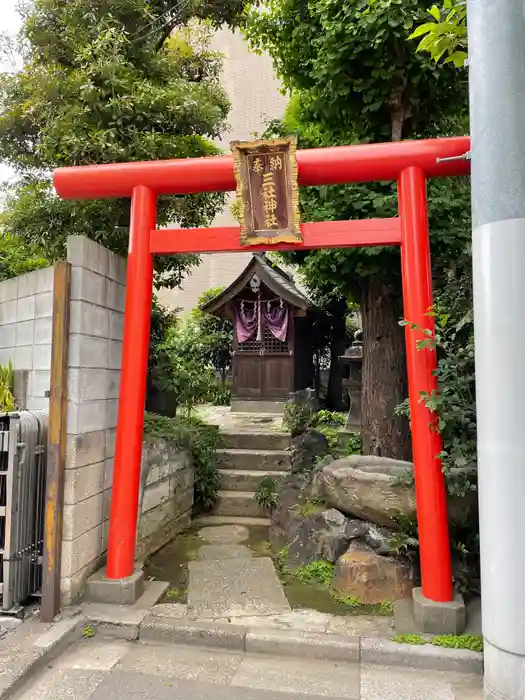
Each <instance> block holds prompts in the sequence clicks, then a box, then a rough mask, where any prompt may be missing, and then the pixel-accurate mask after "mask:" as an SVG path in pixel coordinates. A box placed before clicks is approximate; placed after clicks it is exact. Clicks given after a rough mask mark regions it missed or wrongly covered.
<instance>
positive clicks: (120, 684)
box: [16, 636, 483, 700]
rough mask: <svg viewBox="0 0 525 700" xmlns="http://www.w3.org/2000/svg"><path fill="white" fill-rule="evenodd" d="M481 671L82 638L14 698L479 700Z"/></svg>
mask: <svg viewBox="0 0 525 700" xmlns="http://www.w3.org/2000/svg"><path fill="white" fill-rule="evenodd" d="M481 684H482V680H481V677H480V676H470V675H463V674H457V673H441V672H436V671H416V670H412V669H394V668H386V667H380V666H363V665H361V666H359V665H358V664H344V663H336V662H330V661H315V660H312V659H304V660H301V659H296V658H291V657H285V658H283V657H281V658H277V657H272V656H263V655H260V656H259V655H249V654H241V653H234V652H227V651H220V650H204V649H200V648H198V647H177V646H173V645H172V646H155V645H151V644H144V643H139V642H127V641H120V640H115V639H109V638H108V639H105V638H103V637H100V636H97V637H95V638H93V639H86V640H83V641H81V642H79V643H78V644H77V645H76V646H74V647H72V648H71V649H69V650H68V651H67V652H66V653H65V654H63V655H62V656H61V657H59V658H58V659H57V660H56V661H54V662H53V664H51V665H49V666H48V667H47V668H45V669H44V670H43V671H41V672H40V673H39V674H37V675H36V676H35V677H34V678H33V679H32V680H31V681H30V682H29V683H28V684H27V685H26V686H24V687H23V688H22V690H21V691H20V692H19V694H18V695H17V696H16V700H69V698H71V700H73V699H74V700H88V699H89V700H139V699H140V700H145V699H146V698H148V699H151V700H301V699H304V698H310V700H321V698H331V699H332V700H339V699H343V698H344V699H345V700H481V698H482V695H483V694H482V690H481Z"/></svg>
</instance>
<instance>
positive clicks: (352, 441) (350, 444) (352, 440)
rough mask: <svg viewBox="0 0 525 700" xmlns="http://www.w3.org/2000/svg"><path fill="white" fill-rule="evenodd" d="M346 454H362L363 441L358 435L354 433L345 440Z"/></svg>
mask: <svg viewBox="0 0 525 700" xmlns="http://www.w3.org/2000/svg"><path fill="white" fill-rule="evenodd" d="M346 454H347V455H348V456H350V455H362V454H363V439H362V437H361V435H360V434H359V433H354V434H353V435H350V437H349V438H348V439H347V441H346Z"/></svg>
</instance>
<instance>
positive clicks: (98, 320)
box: [61, 236, 126, 604]
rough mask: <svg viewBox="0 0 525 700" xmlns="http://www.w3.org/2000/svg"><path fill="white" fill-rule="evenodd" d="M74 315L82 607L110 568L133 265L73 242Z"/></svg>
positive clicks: (74, 554)
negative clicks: (90, 581)
mask: <svg viewBox="0 0 525 700" xmlns="http://www.w3.org/2000/svg"><path fill="white" fill-rule="evenodd" d="M67 259H68V262H69V263H70V264H71V307H70V336H69V362H68V365H69V366H68V402H67V451H66V474H65V492H64V517H63V543H62V568H61V591H62V600H63V603H65V604H67V603H70V602H72V601H73V600H75V598H77V597H78V595H79V593H80V592H81V591H82V589H83V585H84V583H85V580H86V579H87V577H88V576H89V575H90V574H91V573H92V572H93V571H95V570H96V569H97V568H99V567H100V566H101V565H102V564H103V563H104V557H105V553H106V550H107V537H108V527H109V503H110V498H111V487H112V483H113V456H114V452H115V432H116V425H117V405H118V394H119V386H120V367H121V355H122V336H123V327H124V305H125V294H126V287H125V285H126V261H125V260H124V259H122V258H120V257H119V256H117V255H115V254H114V253H111V252H110V251H109V250H107V249H105V248H104V247H102V246H101V245H98V244H97V243H95V242H94V241H91V240H89V239H87V238H84V237H83V236H70V237H69V239H68V247H67Z"/></svg>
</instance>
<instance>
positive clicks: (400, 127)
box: [246, 0, 469, 457]
mask: <svg viewBox="0 0 525 700" xmlns="http://www.w3.org/2000/svg"><path fill="white" fill-rule="evenodd" d="M430 7H431V3H429V2H426V1H425V0H349V1H348V2H345V3H341V2H340V1H339V0H322V1H319V0H315V1H314V0H309V1H305V0H269V2H268V3H266V8H265V11H264V12H259V11H258V10H257V9H256V8H253V9H252V10H251V11H250V12H249V13H248V20H247V26H246V33H247V35H248V36H249V38H250V39H251V41H252V42H253V44H254V45H255V46H256V47H258V48H260V49H266V50H268V51H269V53H270V54H271V56H272V58H273V60H274V63H275V66H276V68H277V70H278V72H279V75H280V76H281V78H282V80H283V82H284V85H285V86H286V87H287V88H288V89H289V90H290V91H291V92H292V94H293V100H292V103H291V105H290V108H289V111H288V115H287V118H286V120H285V124H284V129H285V130H286V131H288V132H295V133H296V134H297V135H298V136H299V139H300V143H301V145H302V146H327V145H341V144H348V143H366V142H374V141H388V140H393V141H397V140H399V139H401V138H407V137H424V136H437V135H447V134H450V133H452V131H453V129H454V127H455V125H456V124H457V123H458V122H461V120H462V119H463V118H464V115H465V114H466V111H467V89H466V82H465V79H464V77H463V76H462V75H460V74H459V73H458V72H457V71H455V70H454V67H453V66H451V65H446V66H442V65H439V66H438V65H436V64H435V63H434V62H432V60H431V59H430V58H429V57H427V56H425V55H424V54H418V53H416V52H415V51H414V45H413V43H412V42H410V41H408V37H409V36H410V34H411V33H412V32H413V30H414V29H415V27H416V26H417V25H418V24H420V23H422V22H423V21H426V19H427V17H428V14H427V11H428V9H429V8H430ZM464 190H465V188H464V185H463V184H462V183H457V182H456V183H454V182H447V183H443V182H436V183H432V184H431V186H430V187H429V194H430V204H431V219H432V244H433V261H434V264H435V267H436V272H439V273H440V274H443V272H444V269H445V268H447V267H448V266H449V265H450V263H451V261H453V260H454V257H455V255H456V253H459V252H460V251H463V249H464V247H465V245H466V242H467V240H468V220H467V219H468V207H469V205H468V200H467V195H466V192H464ZM456 195H459V197H458V198H457V199H456V198H455V197H456ZM301 203H302V204H301V206H302V209H303V216H304V218H305V220H314V221H315V220H330V219H345V218H349V219H356V218H365V217H366V218H368V217H375V216H379V217H384V216H395V215H396V213H397V197H396V185H395V183H384V184H383V183H377V184H372V185H369V184H358V185H349V186H344V187H317V188H309V189H308V190H303V191H302V193H301ZM301 265H302V271H303V273H304V274H305V275H306V277H307V279H309V280H311V283H312V284H315V281H316V280H322V281H323V283H324V284H326V283H331V284H332V285H333V289H334V292H335V291H338V292H339V294H340V295H341V296H342V297H343V298H345V299H348V298H354V299H358V300H359V301H360V304H361V312H362V318H363V326H364V347H365V349H364V364H363V439H364V447H365V449H366V451H367V452H369V453H374V454H382V455H385V456H392V457H407V456H408V455H409V453H410V445H409V440H408V430H407V426H406V423H405V422H404V419H403V418H402V417H400V416H397V415H396V413H395V411H394V409H395V407H396V405H398V404H399V403H400V402H401V401H402V400H403V399H404V397H405V396H406V377H405V356H404V339H403V333H402V329H401V328H400V326H399V319H400V317H401V316H402V303H401V297H402V295H401V279H400V260H399V251H398V250H394V249H392V248H387V247H379V248H364V249H347V250H333V251H327V250H323V251H313V252H312V253H310V254H307V255H305V256H303V259H302V261H301Z"/></svg>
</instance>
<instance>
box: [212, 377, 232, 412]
mask: <svg viewBox="0 0 525 700" xmlns="http://www.w3.org/2000/svg"><path fill="white" fill-rule="evenodd" d="M206 402H207V403H211V404H212V405H213V406H229V405H230V404H231V402H232V385H231V382H229V381H224V382H223V381H222V379H219V380H215V382H214V383H213V385H212V386H211V388H210V390H209V392H208V394H207V396H206Z"/></svg>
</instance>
